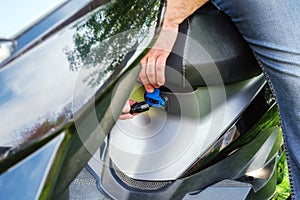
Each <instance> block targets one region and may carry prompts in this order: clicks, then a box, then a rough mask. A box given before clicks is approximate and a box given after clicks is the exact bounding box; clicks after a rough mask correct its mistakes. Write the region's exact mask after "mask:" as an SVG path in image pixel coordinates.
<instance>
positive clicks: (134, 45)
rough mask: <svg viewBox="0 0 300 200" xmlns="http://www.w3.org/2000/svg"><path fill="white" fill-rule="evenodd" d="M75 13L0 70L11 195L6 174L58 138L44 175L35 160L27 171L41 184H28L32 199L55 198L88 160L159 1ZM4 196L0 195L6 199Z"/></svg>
mask: <svg viewBox="0 0 300 200" xmlns="http://www.w3.org/2000/svg"><path fill="white" fill-rule="evenodd" d="M71 4H72V3H71ZM64 6H66V5H64ZM69 9H72V6H70V7H69ZM78 10H79V11H78V13H76V14H75V17H74V15H72V17H69V18H68V17H67V18H64V20H63V22H62V23H60V24H55V26H56V27H52V28H51V30H52V31H51V32H49V29H45V30H47V31H46V33H38V35H44V36H45V35H46V36H47V37H43V40H41V41H40V42H39V43H34V45H31V46H30V45H29V43H30V42H29V43H28V45H29V46H30V48H27V49H26V48H25V49H23V50H22V49H21V50H20V52H18V56H17V57H15V58H14V59H13V60H11V61H10V62H7V63H5V65H3V66H2V68H1V69H0V83H1V92H0V116H1V117H0V138H1V141H0V146H3V145H5V146H12V148H11V149H10V151H9V152H7V153H5V155H4V156H2V157H1V158H0V173H1V176H0V182H1V181H4V182H6V183H9V184H12V185H14V186H15V188H14V189H15V192H16V193H17V194H22V191H21V190H18V188H17V187H18V185H17V182H16V181H18V179H16V178H14V177H13V176H12V174H10V173H9V170H10V169H14V170H16V171H18V173H20V174H22V173H25V172H24V169H23V168H22V167H20V165H19V164H18V163H20V162H22V160H24V159H25V158H26V159H30V158H31V157H30V155H31V154H32V153H33V152H36V151H39V150H38V149H40V148H44V147H43V146H44V145H45V144H47V143H48V142H50V141H51V140H52V139H53V138H55V137H56V136H58V135H60V134H61V133H62V132H63V133H64V137H63V139H62V142H61V143H60V145H59V146H58V147H57V152H56V154H55V155H54V159H53V160H52V162H48V164H47V165H46V166H47V169H48V170H43V168H41V167H40V165H39V162H38V161H37V162H36V163H35V164H34V167H32V171H35V172H37V175H38V176H43V177H44V179H43V180H45V181H42V182H40V183H36V184H37V185H38V187H39V188H40V190H39V193H36V194H37V196H38V198H41V199H53V198H56V197H58V196H60V195H61V194H63V192H64V190H65V189H66V188H67V186H68V185H69V183H70V182H71V181H72V180H73V179H74V178H75V177H76V175H77V174H78V173H79V171H80V170H81V169H82V168H83V166H84V165H85V164H86V162H87V161H88V160H89V159H90V157H91V156H92V154H93V152H94V151H95V150H96V149H97V148H98V147H99V144H100V143H101V142H102V140H103V138H104V137H105V135H106V134H107V133H108V132H109V130H110V129H111V127H112V126H113V124H114V122H115V118H116V117H117V116H118V114H119V113H120V112H121V108H122V107H123V105H124V102H125V100H126V99H127V98H128V96H129V94H130V91H131V90H132V86H133V84H134V82H135V81H136V78H137V73H138V69H139V68H138V63H139V60H140V58H141V57H142V56H143V55H144V54H145V49H146V48H147V47H149V46H150V45H151V44H152V42H153V39H154V37H155V36H156V34H157V31H156V30H155V27H159V26H160V25H161V10H162V2H161V1H159V0H145V1H144V0H142V1H141V0H139V1H137V0H136V1H129V2H127V1H123V0H114V1H91V2H90V3H89V4H88V5H86V4H85V5H84V6H83V7H82V9H81V10H80V9H78ZM82 10H84V12H83V11H82ZM70 11H71V10H70ZM72 13H73V12H72ZM84 13H86V14H84ZM82 15H83V17H81V16H82ZM67 16H68V15H67ZM78 17H80V18H78ZM45 19H47V18H45ZM43 23H44V22H43V21H41V22H40V23H39V24H43ZM44 25H45V26H47V23H45V24H44ZM50 25H51V26H52V25H53V24H50ZM32 30H35V29H34V28H33V29H32ZM26 34H28V32H26ZM32 34H33V35H34V32H32ZM20 37H22V36H20ZM29 46H28V47H29ZM136 66H137V67H136ZM133 69H134V70H133ZM129 72H130V73H129ZM127 74H128V75H127ZM125 75H126V77H128V78H126V79H125V81H123V82H122V84H120V85H119V86H118V87H119V89H118V90H116V91H114V89H115V88H116V85H117V84H118V82H119V80H120V79H121V78H123V77H124V76H125ZM112 103H114V105H115V106H111V104H112ZM112 109H114V110H115V111H114V113H112V112H113V111H112ZM16 174H17V173H16ZM3 177H8V178H3ZM19 178H20V179H23V180H24V182H23V183H24V184H29V183H30V182H28V181H27V182H26V180H27V179H26V177H21V176H20V177H19ZM29 187H30V184H29ZM36 188H37V187H31V188H30V189H31V190H34V191H36ZM7 191H8V190H7V189H6V188H4V187H1V188H0V193H1V194H6V195H5V197H7V198H8V199H9V195H8V193H7ZM36 192H37V191H36Z"/></svg>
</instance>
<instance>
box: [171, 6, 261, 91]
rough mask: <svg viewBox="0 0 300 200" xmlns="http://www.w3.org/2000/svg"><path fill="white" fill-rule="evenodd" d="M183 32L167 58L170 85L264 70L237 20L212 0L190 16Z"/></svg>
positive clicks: (214, 81)
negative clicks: (218, 7)
mask: <svg viewBox="0 0 300 200" xmlns="http://www.w3.org/2000/svg"><path fill="white" fill-rule="evenodd" d="M180 33H182V34H179V35H178V37H177V40H176V43H175V45H174V48H173V52H172V53H171V54H170V56H169V57H168V60H167V66H169V67H167V68H166V86H167V87H168V85H169V86H171V87H173V88H174V86H175V87H177V88H182V87H186V86H188V85H191V86H192V87H193V88H195V87H199V86H205V85H218V84H230V83H235V82H238V81H242V80H246V79H249V78H252V77H254V76H257V75H259V74H260V73H261V69H260V67H259V65H258V63H257V61H256V59H255V57H254V55H253V53H252V51H251V49H250V48H249V46H248V44H247V43H246V41H245V40H244V39H243V38H242V36H241V34H240V33H239V31H238V30H237V28H236V26H235V24H234V23H233V22H232V21H231V20H230V18H229V17H228V16H227V15H226V14H224V13H223V12H221V11H219V10H218V9H217V8H216V7H215V6H214V5H213V4H211V3H207V4H205V5H204V6H203V7H201V8H200V9H199V10H197V11H196V12H195V13H194V14H193V15H191V16H190V17H189V18H188V19H186V20H185V21H184V22H183V23H182V24H181V25H180ZM173 69H175V71H174V70H173ZM178 72H179V73H178Z"/></svg>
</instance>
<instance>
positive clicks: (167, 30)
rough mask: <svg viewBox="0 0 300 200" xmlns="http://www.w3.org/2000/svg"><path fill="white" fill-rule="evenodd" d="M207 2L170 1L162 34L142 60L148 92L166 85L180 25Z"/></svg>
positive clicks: (143, 80)
mask: <svg viewBox="0 0 300 200" xmlns="http://www.w3.org/2000/svg"><path fill="white" fill-rule="evenodd" d="M206 2H207V0H189V1H186V0H168V1H167V10H166V14H165V18H164V22H163V26H162V30H161V33H160V35H159V37H158V39H157V41H156V42H155V44H154V46H153V47H152V48H151V50H150V51H149V52H148V53H147V54H146V56H145V57H144V58H143V59H142V60H141V65H142V69H141V72H140V74H139V79H140V81H141V82H142V83H143V85H144V87H145V89H146V90H147V91H148V92H153V90H154V88H159V87H160V86H162V85H164V83H165V65H166V61H167V58H168V56H169V55H170V52H171V50H172V48H173V46H174V44H175V41H176V38H177V35H178V27H179V24H180V23H182V22H183V20H185V19H186V18H187V17H188V16H190V15H191V14H192V13H194V12H195V11H196V10H197V9H198V8H199V7H200V6H202V5H203V4H204V3H206Z"/></svg>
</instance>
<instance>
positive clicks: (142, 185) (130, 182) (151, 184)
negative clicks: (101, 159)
mask: <svg viewBox="0 0 300 200" xmlns="http://www.w3.org/2000/svg"><path fill="white" fill-rule="evenodd" d="M111 170H113V171H114V173H115V175H116V176H117V177H118V178H119V179H120V180H121V181H122V182H123V183H124V184H126V185H127V186H129V187H131V188H134V189H135V190H138V191H156V190H163V189H165V188H166V187H168V186H169V185H170V184H171V183H172V181H144V180H137V179H133V178H130V177H129V176H127V175H126V174H124V173H123V172H122V171H121V170H119V169H118V167H117V166H116V165H115V164H113V163H112V168H111Z"/></svg>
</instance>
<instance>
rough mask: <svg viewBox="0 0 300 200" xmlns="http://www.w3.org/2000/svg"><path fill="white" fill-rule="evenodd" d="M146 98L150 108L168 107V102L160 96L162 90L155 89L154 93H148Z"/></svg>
mask: <svg viewBox="0 0 300 200" xmlns="http://www.w3.org/2000/svg"><path fill="white" fill-rule="evenodd" d="M144 98H145V101H146V102H147V103H148V104H149V106H150V107H156V108H160V107H165V106H166V100H165V99H163V98H162V96H160V90H159V89H158V88H155V89H154V91H153V92H152V93H150V92H146V93H145V96H144Z"/></svg>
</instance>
